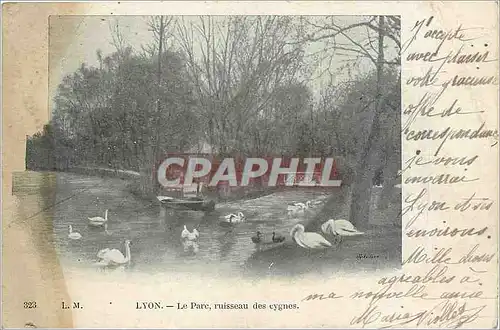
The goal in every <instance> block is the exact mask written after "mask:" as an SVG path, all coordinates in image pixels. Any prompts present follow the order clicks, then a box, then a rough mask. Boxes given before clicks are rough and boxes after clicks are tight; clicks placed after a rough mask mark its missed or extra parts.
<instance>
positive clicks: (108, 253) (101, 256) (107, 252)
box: [68, 210, 131, 267]
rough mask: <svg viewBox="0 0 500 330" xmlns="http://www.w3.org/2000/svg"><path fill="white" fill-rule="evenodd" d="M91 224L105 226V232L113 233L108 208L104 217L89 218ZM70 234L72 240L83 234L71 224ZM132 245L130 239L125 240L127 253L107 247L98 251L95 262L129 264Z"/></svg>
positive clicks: (100, 264)
mask: <svg viewBox="0 0 500 330" xmlns="http://www.w3.org/2000/svg"><path fill="white" fill-rule="evenodd" d="M88 220H89V226H91V227H104V232H105V233H106V234H107V235H111V232H109V231H108V223H107V222H108V210H106V211H105V212H104V218H103V217H99V216H98V217H92V218H88ZM68 227H69V234H68V238H69V239H71V240H79V239H81V238H82V235H81V234H80V233H78V232H76V231H73V226H72V225H69V226H68ZM130 245H131V242H130V241H129V240H126V241H125V255H123V253H122V252H121V251H120V250H118V249H109V248H105V249H102V250H100V251H99V252H97V259H98V261H97V262H96V263H95V265H96V266H100V267H107V266H120V265H125V264H129V263H130V260H131V255H130Z"/></svg>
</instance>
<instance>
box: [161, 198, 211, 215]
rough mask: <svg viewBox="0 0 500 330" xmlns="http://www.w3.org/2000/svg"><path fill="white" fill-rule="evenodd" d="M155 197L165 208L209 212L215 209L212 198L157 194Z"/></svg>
mask: <svg viewBox="0 0 500 330" xmlns="http://www.w3.org/2000/svg"><path fill="white" fill-rule="evenodd" d="M156 198H157V199H158V201H160V203H161V205H162V206H163V207H165V208H166V209H173V210H184V211H186V210H187V211H202V212H210V211H213V210H214V209H215V202H214V201H213V200H206V199H203V198H201V197H188V198H175V197H169V196H157V197H156Z"/></svg>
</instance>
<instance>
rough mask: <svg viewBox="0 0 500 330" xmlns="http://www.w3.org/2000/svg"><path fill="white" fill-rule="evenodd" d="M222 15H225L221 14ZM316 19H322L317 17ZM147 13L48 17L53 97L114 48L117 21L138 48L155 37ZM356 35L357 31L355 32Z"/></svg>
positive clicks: (363, 66)
mask: <svg viewBox="0 0 500 330" xmlns="http://www.w3.org/2000/svg"><path fill="white" fill-rule="evenodd" d="M183 18H184V19H185V20H187V21H189V20H190V19H193V20H195V19H197V17H195V16H184V17H183ZM221 18H222V17H221ZM316 19H321V17H319V18H318V17H317V18H316ZM360 19H362V18H360V16H339V17H338V19H337V21H338V22H340V23H345V24H351V23H356V22H359V21H360ZM146 20H147V17H146V16H51V17H50V20H49V24H50V34H49V52H50V78H49V79H50V86H49V92H50V95H52V97H53V96H54V94H55V91H56V88H57V86H58V85H59V83H60V81H61V79H62V78H63V77H64V76H65V75H67V74H70V73H72V72H74V71H76V70H77V69H78V68H79V66H80V65H81V64H82V63H86V64H88V65H94V66H97V65H98V61H97V56H96V51H97V50H98V49H100V50H101V51H102V52H103V55H104V56H106V55H108V54H110V53H112V52H114V51H115V48H114V46H113V45H112V32H111V29H112V27H114V26H116V25H118V26H119V28H120V31H121V32H122V34H123V35H124V37H125V40H126V42H127V43H128V44H129V45H130V46H132V47H133V48H134V49H136V50H140V49H141V44H147V43H149V42H150V41H152V33H151V32H150V31H148V26H147V23H146ZM355 36H356V35H355ZM365 36H366V35H365V34H364V32H360V35H359V38H364V37H365ZM323 46H324V45H323V44H320V43H317V44H314V45H312V46H310V47H309V48H308V49H307V51H309V52H314V51H317V50H319V49H321V48H322V47H323ZM341 59H345V57H343V58H339V61H335V60H334V61H333V62H331V63H329V64H328V65H330V67H331V68H332V71H334V72H336V77H337V79H339V80H342V79H343V78H345V77H346V76H347V73H346V72H345V70H342V69H341V66H342V65H343V64H344V62H342V61H340V60H341ZM370 68H373V66H372V64H371V63H370V62H369V61H368V60H366V61H362V62H361V63H360V65H359V67H358V70H359V71H362V72H364V71H367V70H369V69H370ZM322 83H323V82H322V81H319V80H318V81H315V82H313V85H314V84H316V85H314V86H311V87H313V88H312V89H313V91H314V90H316V89H318V90H319V88H316V87H319V86H320V85H321V84H322Z"/></svg>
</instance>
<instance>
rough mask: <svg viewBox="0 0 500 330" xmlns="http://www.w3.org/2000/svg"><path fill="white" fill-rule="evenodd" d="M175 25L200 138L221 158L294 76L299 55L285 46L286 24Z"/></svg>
mask: <svg viewBox="0 0 500 330" xmlns="http://www.w3.org/2000/svg"><path fill="white" fill-rule="evenodd" d="M179 23H180V24H178V25H177V29H176V32H177V33H176V38H177V41H178V43H179V45H180V46H181V48H182V50H183V51H184V52H185V53H186V54H187V57H188V62H189V70H190V73H191V79H192V82H193V84H194V85H195V86H196V87H195V88H196V91H197V93H198V98H199V100H200V103H201V107H202V110H203V114H204V117H205V118H206V123H207V125H206V127H205V133H206V137H207V139H208V141H209V143H210V144H211V145H213V146H214V147H216V148H218V150H219V151H220V152H222V153H225V152H234V151H236V152H241V151H242V150H243V149H244V146H245V140H247V139H246V138H245V136H247V135H254V133H253V132H249V128H250V127H252V125H255V124H256V123H257V119H258V115H259V114H260V113H262V111H263V110H264V109H265V108H266V107H267V106H268V105H269V102H270V100H271V98H272V96H273V95H274V93H275V91H276V90H277V88H278V87H280V86H282V85H284V84H287V83H289V82H291V81H293V80H294V79H295V78H296V77H297V73H298V71H299V67H300V63H301V60H302V57H303V51H302V49H301V47H300V45H289V43H288V42H287V41H288V38H289V35H290V32H291V31H292V27H293V23H292V20H291V19H290V18H288V17H277V16H258V17H243V16H238V17H236V16H235V17H225V18H217V17H215V18H214V17H199V18H198V19H197V20H196V21H190V22H188V21H185V20H184V19H183V21H180V22H179Z"/></svg>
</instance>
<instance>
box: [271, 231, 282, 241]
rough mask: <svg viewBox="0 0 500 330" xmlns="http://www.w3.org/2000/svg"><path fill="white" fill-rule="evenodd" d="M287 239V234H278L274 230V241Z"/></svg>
mask: <svg viewBox="0 0 500 330" xmlns="http://www.w3.org/2000/svg"><path fill="white" fill-rule="evenodd" d="M284 240H285V236H282V235H280V234H276V233H275V232H274V231H273V242H274V243H281V242H283V241H284Z"/></svg>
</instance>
